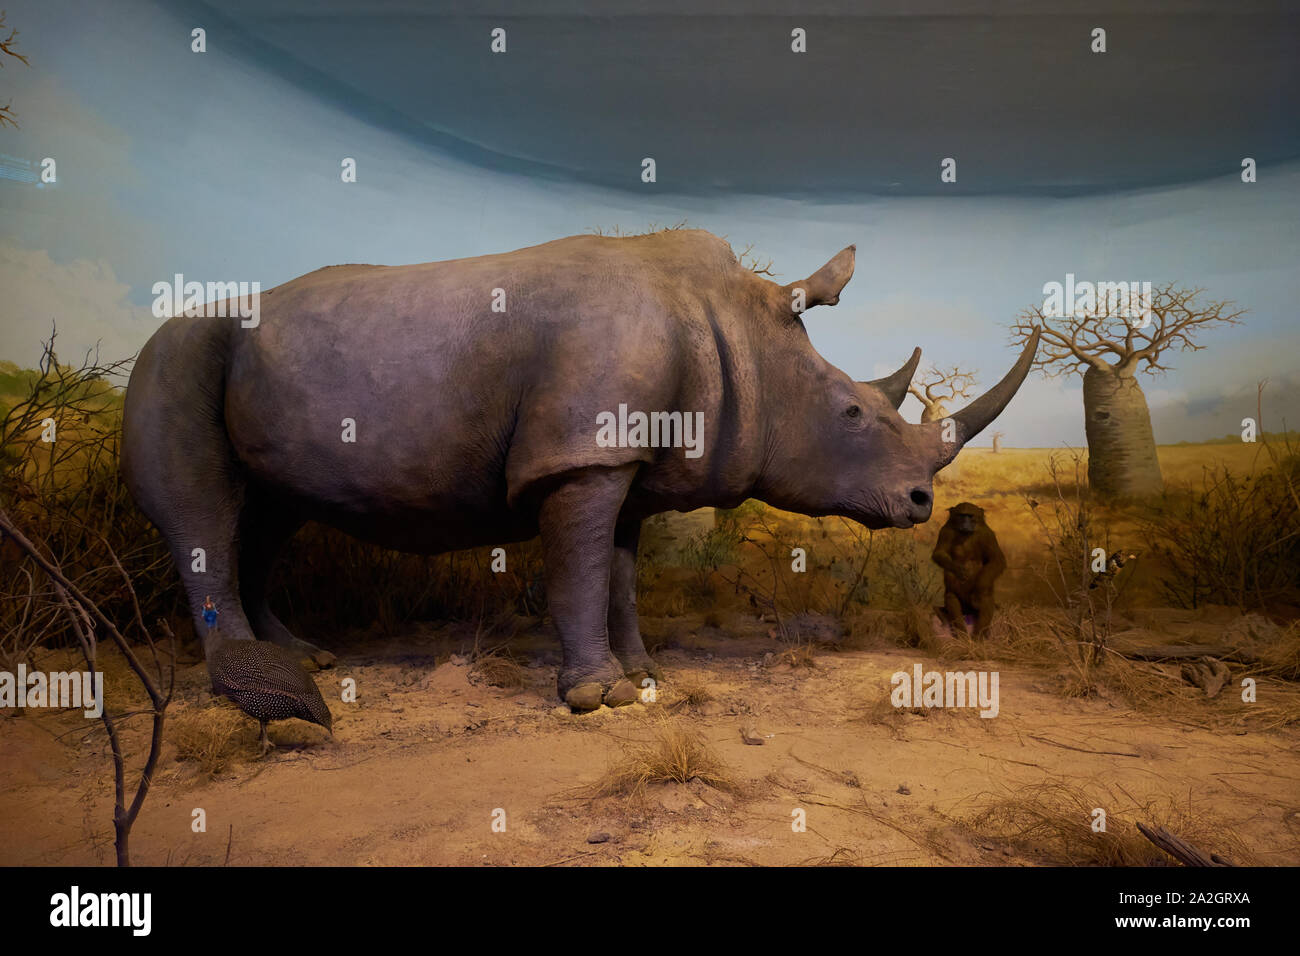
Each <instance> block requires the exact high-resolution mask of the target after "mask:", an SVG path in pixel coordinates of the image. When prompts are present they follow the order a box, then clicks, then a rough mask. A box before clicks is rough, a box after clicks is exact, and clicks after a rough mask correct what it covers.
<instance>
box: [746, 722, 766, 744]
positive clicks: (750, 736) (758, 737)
mask: <svg viewBox="0 0 1300 956" xmlns="http://www.w3.org/2000/svg"><path fill="white" fill-rule="evenodd" d="M740 739H741V740H743V741H744V742H745V743H747V744H749V746H751V747H761V746H763V744H764V743H765V741H764V740H763V735H762V734H760V733H759V732H758V729H757V728H756V727H754V726H752V725H751V726H745V727H741V728H740Z"/></svg>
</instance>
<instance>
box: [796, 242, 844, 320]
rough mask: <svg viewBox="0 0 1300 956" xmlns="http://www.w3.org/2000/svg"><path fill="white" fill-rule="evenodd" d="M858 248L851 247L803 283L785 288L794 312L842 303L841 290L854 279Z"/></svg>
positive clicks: (838, 254) (842, 251)
mask: <svg viewBox="0 0 1300 956" xmlns="http://www.w3.org/2000/svg"><path fill="white" fill-rule="evenodd" d="M857 248H858V247H857V246H849V247H848V248H847V249H842V250H841V251H840V252H839V253H837V254H836V256H835V258H834V259H832V260H831V261H830V262H828V263H826V265H824V266H822V267H821V268H820V269H818V270H817V271H816V272H814V273H813V274H812V275H810V276H809V277H808V278H806V279H804V280H803V281H801V282H791V283H790V284H789V285H787V286H784V289H785V292H786V295H788V296H789V298H790V305H791V307H792V308H793V310H794V311H795V312H796V313H797V312H802V311H803V310H804V309H811V308H812V307H813V306H814V305H834V304H835V303H836V302H838V301H840V290H841V289H843V288H844V286H845V285H847V284H848V281H849V280H850V279H852V278H853V261H854V254H855V253H856V251H857ZM800 300H802V301H800Z"/></svg>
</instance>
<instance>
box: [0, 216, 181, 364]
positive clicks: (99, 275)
mask: <svg viewBox="0 0 1300 956" xmlns="http://www.w3.org/2000/svg"><path fill="white" fill-rule="evenodd" d="M0 289H3V290H4V295H3V298H0V358H4V359H8V360H10V361H14V362H17V363H18V364H19V365H22V366H24V367H30V366H33V365H35V363H36V360H37V359H38V358H39V357H40V352H41V341H42V340H44V339H48V338H49V336H50V326H51V324H52V323H53V324H54V325H55V326H56V327H57V329H58V340H57V345H56V348H57V350H58V352H59V354H60V355H61V356H62V357H63V360H65V361H71V360H72V359H73V357H74V356H75V357H76V358H77V359H80V357H81V356H82V355H83V354H84V353H85V351H86V350H87V349H94V348H95V346H96V343H99V347H100V357H101V359H103V360H107V361H112V360H115V359H119V358H125V357H127V356H130V355H132V354H134V353H135V352H136V351H137V350H138V349H139V348H140V347H141V346H142V345H144V343H145V341H146V339H148V337H149V335H150V333H151V332H153V330H154V328H156V327H157V324H158V322H157V320H156V319H154V318H153V316H152V315H150V314H149V310H148V309H142V308H140V307H139V306H137V305H133V304H132V303H131V302H129V301H128V300H127V295H128V294H129V293H130V291H131V289H130V286H128V285H127V284H126V283H124V282H122V281H121V280H120V279H118V277H117V276H116V274H115V273H114V272H113V267H112V266H111V265H109V264H108V263H107V262H106V261H105V260H103V259H73V260H71V261H70V262H66V263H59V262H55V261H54V260H53V259H52V258H50V254H49V253H48V252H46V251H45V250H44V249H27V248H24V247H22V246H20V245H18V244H17V243H14V242H10V241H5V240H0Z"/></svg>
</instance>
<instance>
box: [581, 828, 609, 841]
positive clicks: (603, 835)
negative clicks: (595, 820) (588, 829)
mask: <svg viewBox="0 0 1300 956" xmlns="http://www.w3.org/2000/svg"><path fill="white" fill-rule="evenodd" d="M609 841H610V835H609V834H608V833H607V832H605V831H604V830H597V831H596V832H595V833H591V834H588V835H587V842H588V843H608V842H609Z"/></svg>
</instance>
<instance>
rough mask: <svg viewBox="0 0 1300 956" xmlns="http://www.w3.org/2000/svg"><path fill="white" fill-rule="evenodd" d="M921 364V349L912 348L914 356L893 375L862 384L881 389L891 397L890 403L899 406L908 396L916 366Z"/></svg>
mask: <svg viewBox="0 0 1300 956" xmlns="http://www.w3.org/2000/svg"><path fill="white" fill-rule="evenodd" d="M920 364H921V350H920V349H919V348H915V349H912V357H911V358H910V359H908V360H907V363H906V364H905V365H904V366H903V367H902V368H900V369H899V370H898V371H897V372H895V373H894V374H893V375H886V376H885V377H884V378H877V379H873V380H872V381H870V382H863V383H862V384H864V385H874V386H875V387H876V388H878V389H880V391H882V392H884V393H885V398H887V399H889V403H890V404H891V405H893V406H894V407H895V408H897V407H898V406H899V405H902V404H903V399H905V398H907V389H908V386H910V385H911V384H912V376H913V375H915V374H916V367H917V366H918V365H920Z"/></svg>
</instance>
